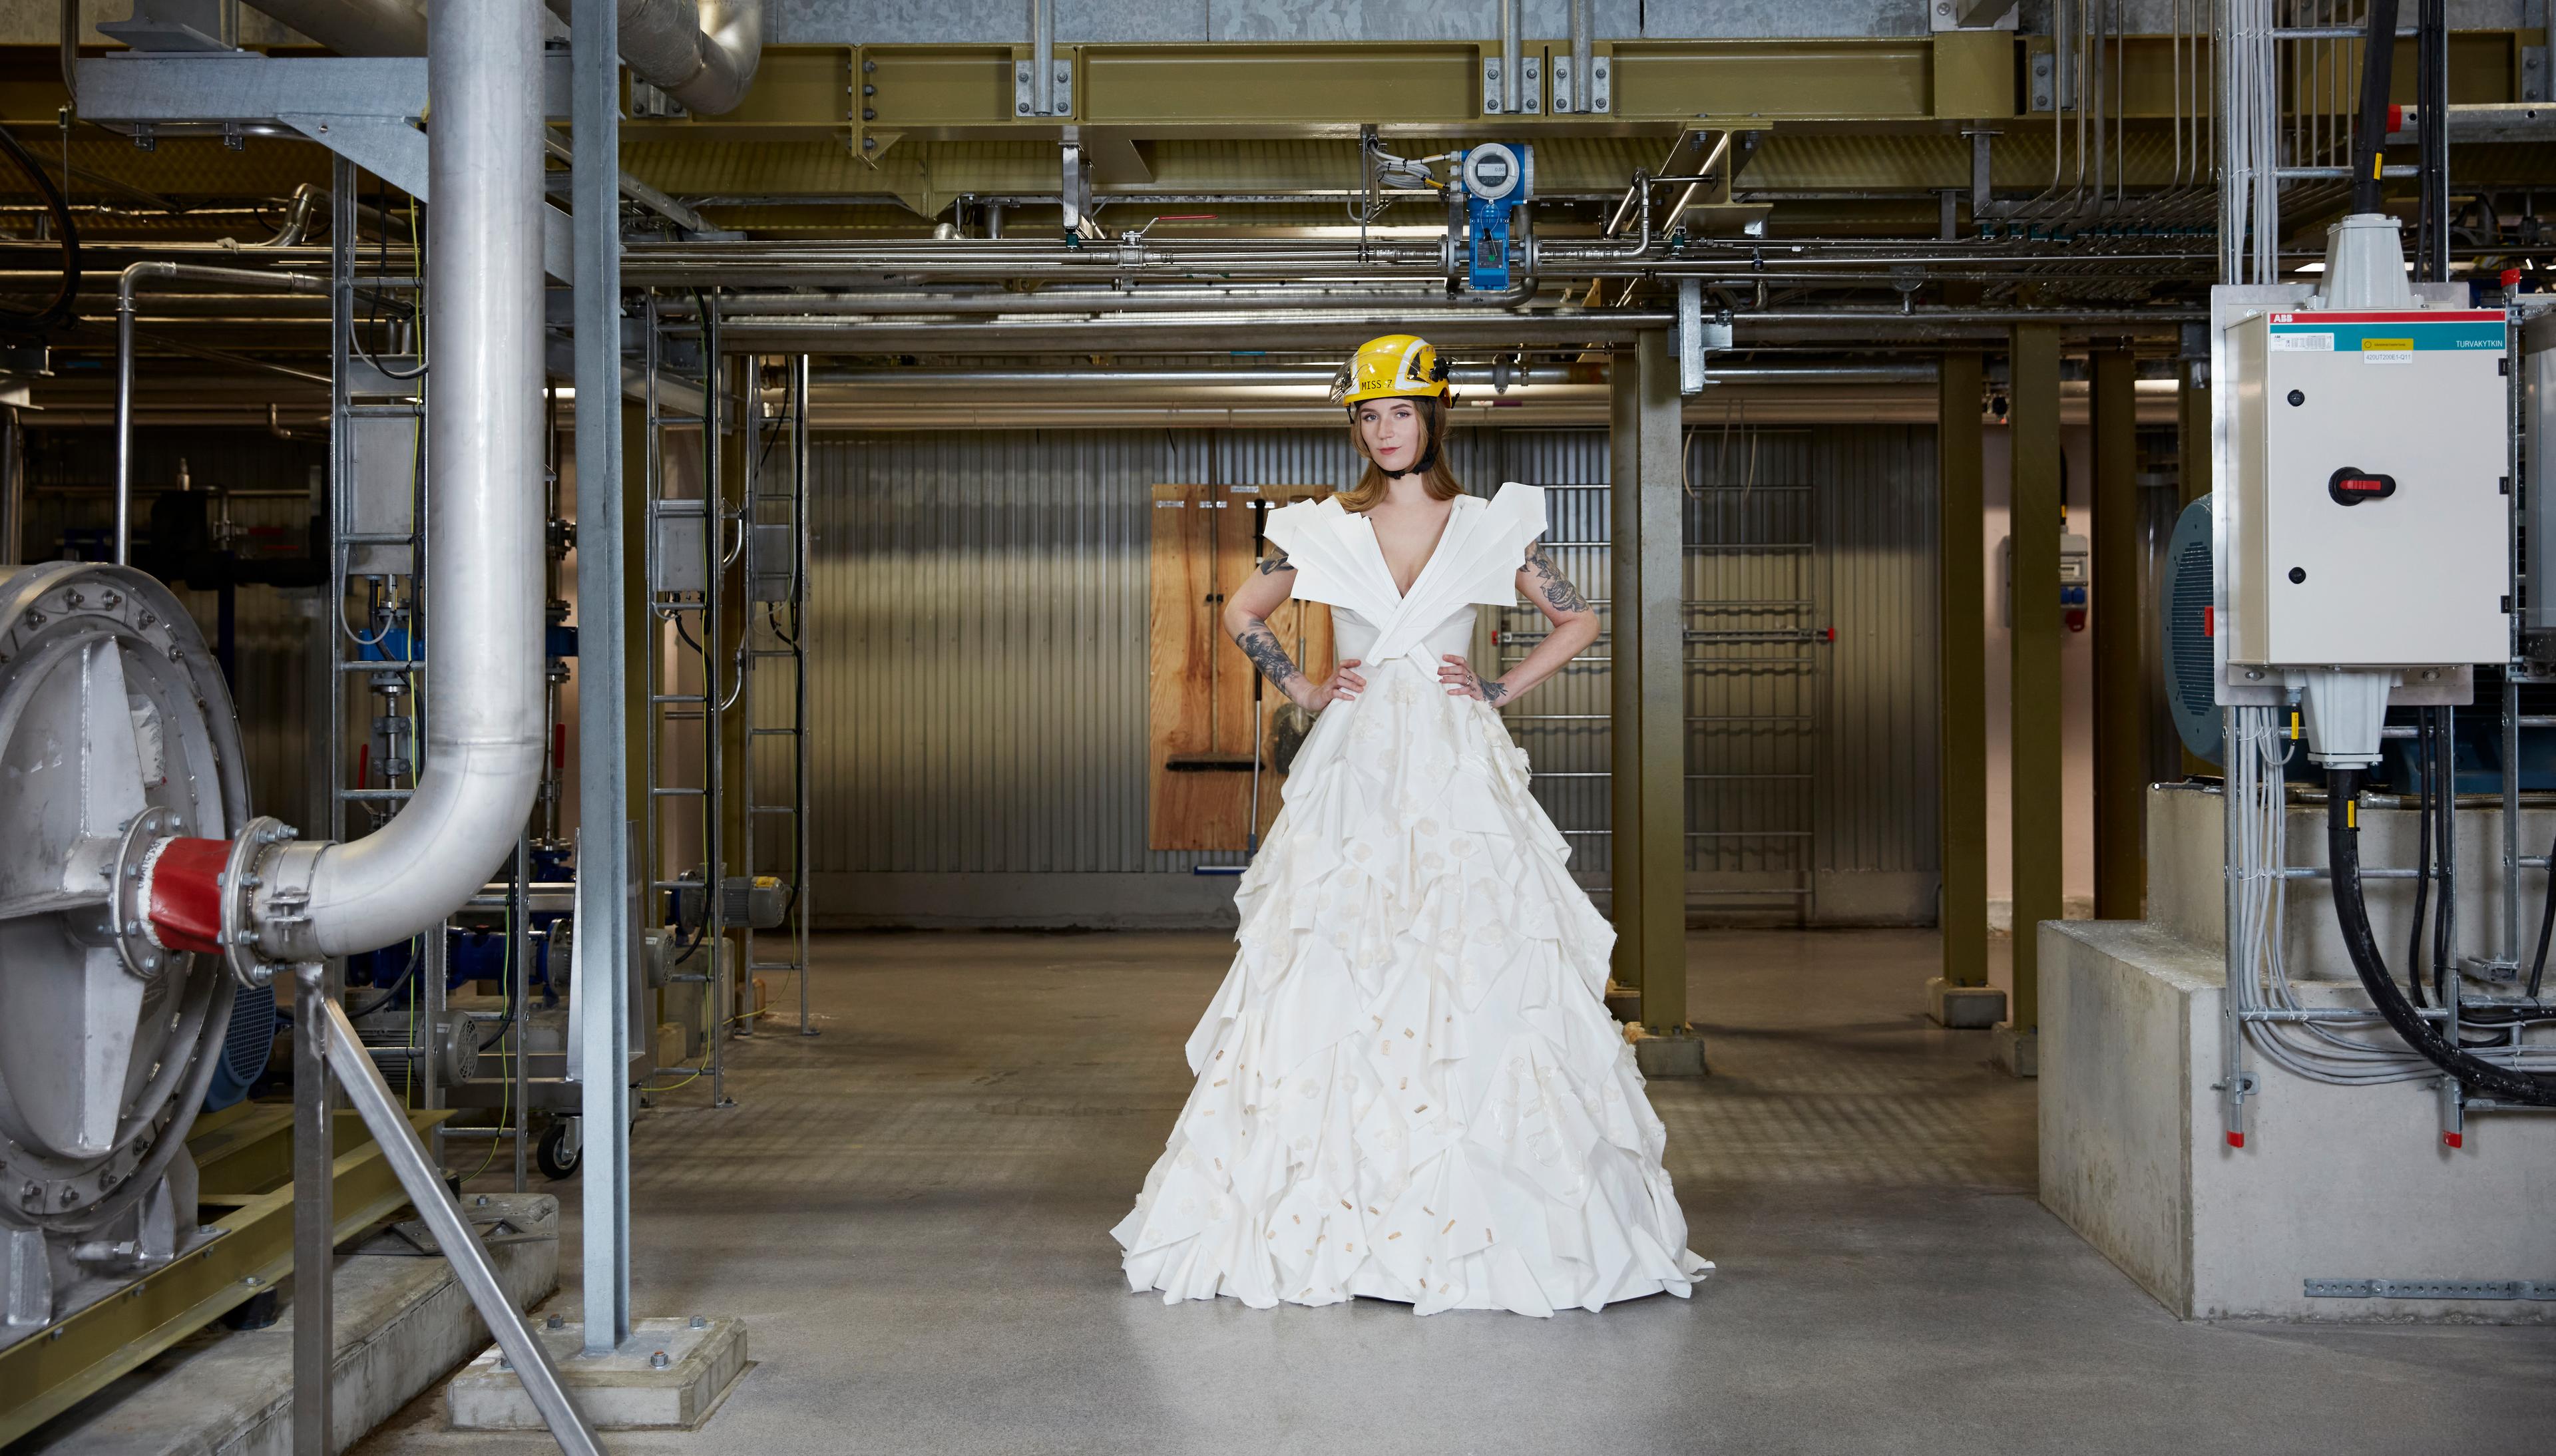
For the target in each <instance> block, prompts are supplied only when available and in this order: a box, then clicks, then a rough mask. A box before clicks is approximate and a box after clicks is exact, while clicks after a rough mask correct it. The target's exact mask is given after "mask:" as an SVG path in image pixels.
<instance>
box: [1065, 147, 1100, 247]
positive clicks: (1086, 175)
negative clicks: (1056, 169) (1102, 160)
mask: <svg viewBox="0 0 2556 1456" xmlns="http://www.w3.org/2000/svg"><path fill="white" fill-rule="evenodd" d="M1067 130H1068V131H1071V130H1072V128H1068V129H1067ZM1058 150H1059V152H1060V153H1061V161H1062V163H1063V168H1064V176H1063V178H1062V179H1061V186H1060V188H1059V190H1058V200H1059V201H1060V202H1061V203H1062V204H1063V205H1064V208H1065V230H1066V231H1067V232H1069V233H1081V232H1086V231H1090V230H1093V229H1096V228H1097V227H1098V226H1099V223H1098V221H1097V219H1096V217H1095V214H1096V213H1097V212H1098V211H1099V207H1098V204H1097V203H1096V202H1095V201H1094V199H1093V197H1092V195H1091V157H1090V155H1089V154H1088V153H1086V151H1084V149H1083V141H1082V139H1081V138H1080V137H1074V136H1069V137H1067V138H1066V140H1065V142H1064V143H1063V144H1062V145H1061V146H1060V148H1059V149H1058Z"/></svg>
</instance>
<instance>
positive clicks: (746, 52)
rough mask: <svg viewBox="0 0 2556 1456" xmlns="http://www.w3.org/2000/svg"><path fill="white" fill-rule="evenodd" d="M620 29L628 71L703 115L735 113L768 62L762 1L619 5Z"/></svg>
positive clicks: (554, 5) (557, 8)
mask: <svg viewBox="0 0 2556 1456" xmlns="http://www.w3.org/2000/svg"><path fill="white" fill-rule="evenodd" d="M549 3H550V8H551V14H553V15H556V16H558V17H559V18H560V19H562V20H566V19H568V18H569V4H570V0H549ZM620 24H621V59H622V60H623V61H626V62H628V63H629V66H630V73H631V74H633V75H635V76H637V77H639V79H641V80H643V81H646V82H647V83H648V84H650V85H652V86H655V87H656V88H657V89H658V90H661V91H663V92H665V93H666V94H667V95H669V96H672V97H674V98H675V99H676V100H678V101H681V102H682V103H684V106H685V108H686V109H687V110H690V111H693V112H695V113H697V114H699V115H703V116H717V115H720V114H722V113H724V112H729V111H734V110H735V109H736V107H737V103H738V102H740V101H743V100H744V99H745V93H746V90H747V88H748V87H750V86H752V85H753V84H754V68H755V66H757V65H758V64H760V63H761V62H762V61H763V0H621V22H620Z"/></svg>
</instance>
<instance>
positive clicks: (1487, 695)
mask: <svg viewBox="0 0 2556 1456" xmlns="http://www.w3.org/2000/svg"><path fill="white" fill-rule="evenodd" d="M1475 680H1476V681H1478V682H1480V683H1481V685H1482V701H1484V702H1486V703H1495V702H1498V701H1499V700H1500V699H1501V698H1504V697H1506V696H1508V695H1509V685H1508V684H1507V683H1505V682H1502V681H1501V680H1500V679H1498V678H1497V677H1482V678H1477V679H1475Z"/></svg>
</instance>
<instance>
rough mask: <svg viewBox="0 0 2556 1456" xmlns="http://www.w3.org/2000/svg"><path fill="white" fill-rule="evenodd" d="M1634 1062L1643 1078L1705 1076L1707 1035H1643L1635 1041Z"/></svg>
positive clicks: (1678, 1033) (1673, 1033) (1681, 1032)
mask: <svg viewBox="0 0 2556 1456" xmlns="http://www.w3.org/2000/svg"><path fill="white" fill-rule="evenodd" d="M1633 1064H1634V1065H1635V1066H1637V1067H1639V1068H1641V1072H1642V1075H1643V1076H1644V1077H1701V1076H1704V1075H1705V1074H1706V1071H1705V1065H1704V1038H1703V1037H1702V1036H1699V1035H1697V1034H1695V1032H1693V1031H1667V1032H1657V1033H1652V1034H1649V1035H1644V1036H1641V1037H1639V1038H1637V1039H1635V1041H1634V1042H1633Z"/></svg>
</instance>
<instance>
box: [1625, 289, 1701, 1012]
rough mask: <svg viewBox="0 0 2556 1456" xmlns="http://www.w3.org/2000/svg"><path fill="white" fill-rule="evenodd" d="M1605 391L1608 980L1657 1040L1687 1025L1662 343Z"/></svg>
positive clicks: (1676, 500)
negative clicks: (1608, 483)
mask: <svg viewBox="0 0 2556 1456" xmlns="http://www.w3.org/2000/svg"><path fill="white" fill-rule="evenodd" d="M1610 378H1611V381H1612V397H1611V398H1612V414H1611V427H1612V436H1611V440H1610V445H1611V450H1612V470H1611V477H1610V478H1611V479H1612V481H1613V483H1614V484H1613V490H1612V496H1613V506H1614V562H1613V571H1614V578H1613V582H1612V584H1611V586H1610V588H1609V590H1608V593H1607V594H1608V596H1609V597H1611V598H1612V603H1611V605H1610V606H1609V607H1608V617H1609V621H1608V624H1607V630H1608V631H1609V633H1610V634H1611V635H1612V642H1613V650H1612V656H1611V662H1612V664H1613V669H1614V671H1613V676H1614V703H1613V707H1614V713H1613V728H1614V765H1613V769H1614V780H1613V796H1614V829H1613V833H1612V835H1611V836H1610V837H1611V840H1612V843H1613V849H1614V886H1615V904H1614V911H1615V979H1616V980H1617V981H1618V982H1619V983H1621V984H1622V985H1624V986H1626V987H1629V988H1632V989H1634V990H1637V991H1638V992H1639V993H1640V997H1641V1023H1642V1026H1643V1027H1644V1028H1645V1029H1646V1030H1648V1031H1652V1032H1654V1033H1658V1034H1666V1033H1670V1032H1673V1031H1683V1030H1684V1029H1685V1028H1686V1025H1687V1007H1686V642H1685V627H1686V621H1685V618H1686V608H1685V590H1684V580H1683V577H1684V571H1685V560H1684V555H1685V552H1684V550H1683V548H1682V547H1683V544H1684V525H1683V517H1684V511H1683V507H1684V505H1685V501H1686V491H1685V482H1684V479H1683V472H1682V471H1681V470H1680V468H1679V467H1680V465H1681V463H1682V462H1681V461H1680V459H1679V453H1680V449H1681V446H1682V441H1681V438H1680V433H1679V422H1678V392H1677V383H1678V379H1677V355H1676V351H1675V350H1674V349H1673V348H1672V347H1671V345H1670V342H1669V336H1668V334H1667V333H1666V332H1665V331H1661V330H1650V331H1645V332H1643V333H1642V334H1641V335H1639V337H1638V338H1636V340H1635V341H1634V343H1633V346H1632V347H1631V348H1628V349H1619V350H1617V351H1616V353H1615V356H1614V363H1613V368H1612V371H1611V375H1610Z"/></svg>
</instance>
